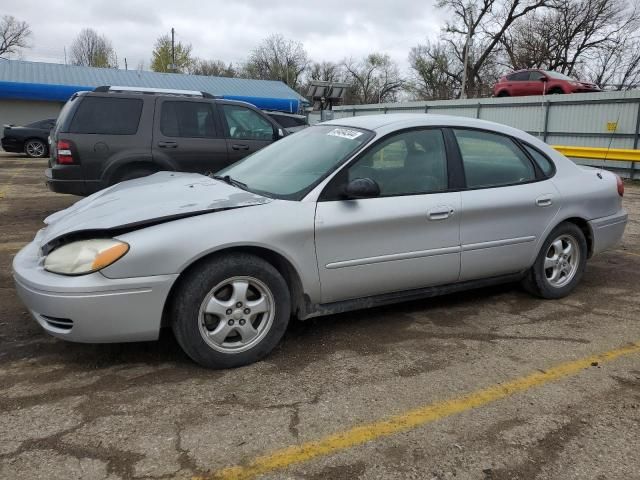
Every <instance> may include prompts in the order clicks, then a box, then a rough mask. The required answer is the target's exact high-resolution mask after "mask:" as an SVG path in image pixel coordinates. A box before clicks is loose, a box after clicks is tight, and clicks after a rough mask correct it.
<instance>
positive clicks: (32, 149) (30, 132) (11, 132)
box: [2, 118, 56, 158]
mask: <svg viewBox="0 0 640 480" xmlns="http://www.w3.org/2000/svg"><path fill="white" fill-rule="evenodd" d="M55 123H56V120H55V118H49V119H47V120H40V121H38V122H33V123H30V124H29V125H24V126H22V127H17V126H15V125H5V126H4V132H3V136H2V149H3V150H4V151H5V152H13V153H26V154H27V155H28V156H29V157H32V158H42V157H46V156H47V155H49V132H50V131H51V129H52V128H53V126H54V125H55Z"/></svg>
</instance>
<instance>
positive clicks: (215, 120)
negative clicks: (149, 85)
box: [158, 97, 225, 140]
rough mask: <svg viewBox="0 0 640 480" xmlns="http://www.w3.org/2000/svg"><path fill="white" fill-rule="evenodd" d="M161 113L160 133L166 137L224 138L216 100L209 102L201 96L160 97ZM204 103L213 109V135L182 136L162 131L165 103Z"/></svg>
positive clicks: (159, 115)
mask: <svg viewBox="0 0 640 480" xmlns="http://www.w3.org/2000/svg"><path fill="white" fill-rule="evenodd" d="M158 100H159V104H160V105H159V107H160V108H159V114H158V132H160V134H161V135H162V136H164V137H167V138H188V139H190V140H220V139H224V138H225V137H224V135H222V134H221V132H223V131H224V130H223V129H222V128H221V126H220V120H219V118H218V115H217V113H216V104H215V103H214V102H208V101H203V100H202V99H201V98H184V99H175V98H163V97H159V98H158ZM170 102H173V103H202V104H206V105H208V106H209V108H210V109H211V115H212V120H213V126H214V128H215V132H214V133H215V135H214V136H213V137H181V136H177V137H174V136H171V135H167V134H166V133H164V132H163V131H162V109H163V108H164V105H165V104H166V103H170Z"/></svg>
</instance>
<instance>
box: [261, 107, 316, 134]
mask: <svg viewBox="0 0 640 480" xmlns="http://www.w3.org/2000/svg"><path fill="white" fill-rule="evenodd" d="M265 113H266V114H267V115H269V116H270V117H271V118H273V119H274V120H275V121H276V122H277V123H278V125H280V126H281V127H282V128H284V129H285V130H286V131H287V132H289V133H295V132H298V131H300V130H302V129H305V128H307V127H308V126H309V122H308V121H307V117H305V116H304V115H297V114H295V113H284V112H272V111H267V110H265Z"/></svg>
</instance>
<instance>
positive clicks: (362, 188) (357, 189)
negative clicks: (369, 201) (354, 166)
mask: <svg viewBox="0 0 640 480" xmlns="http://www.w3.org/2000/svg"><path fill="white" fill-rule="evenodd" d="M344 195H345V196H346V197H347V198H349V199H359V198H373V197H378V196H380V185H378V184H377V182H376V181H375V180H372V179H370V178H354V179H353V180H351V181H350V182H349V183H347V185H346V186H345V187H344Z"/></svg>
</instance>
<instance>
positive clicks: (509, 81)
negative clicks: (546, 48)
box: [493, 70, 601, 97]
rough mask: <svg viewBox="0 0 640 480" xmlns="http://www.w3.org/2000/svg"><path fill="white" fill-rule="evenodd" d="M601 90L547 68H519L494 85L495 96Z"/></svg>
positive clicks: (591, 84)
mask: <svg viewBox="0 0 640 480" xmlns="http://www.w3.org/2000/svg"><path fill="white" fill-rule="evenodd" d="M600 91H601V90H600V88H599V87H598V86H597V85H595V84H593V83H586V82H579V81H577V80H575V79H573V78H571V77H568V76H566V75H563V74H562V73H557V72H548V71H545V70H518V71H517V72H513V73H510V74H509V75H505V76H504V77H502V78H501V79H500V80H498V83H496V84H495V85H494V86H493V96H494V97H517V96H523V95H544V94H545V93H549V94H556V93H586V92H600Z"/></svg>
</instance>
